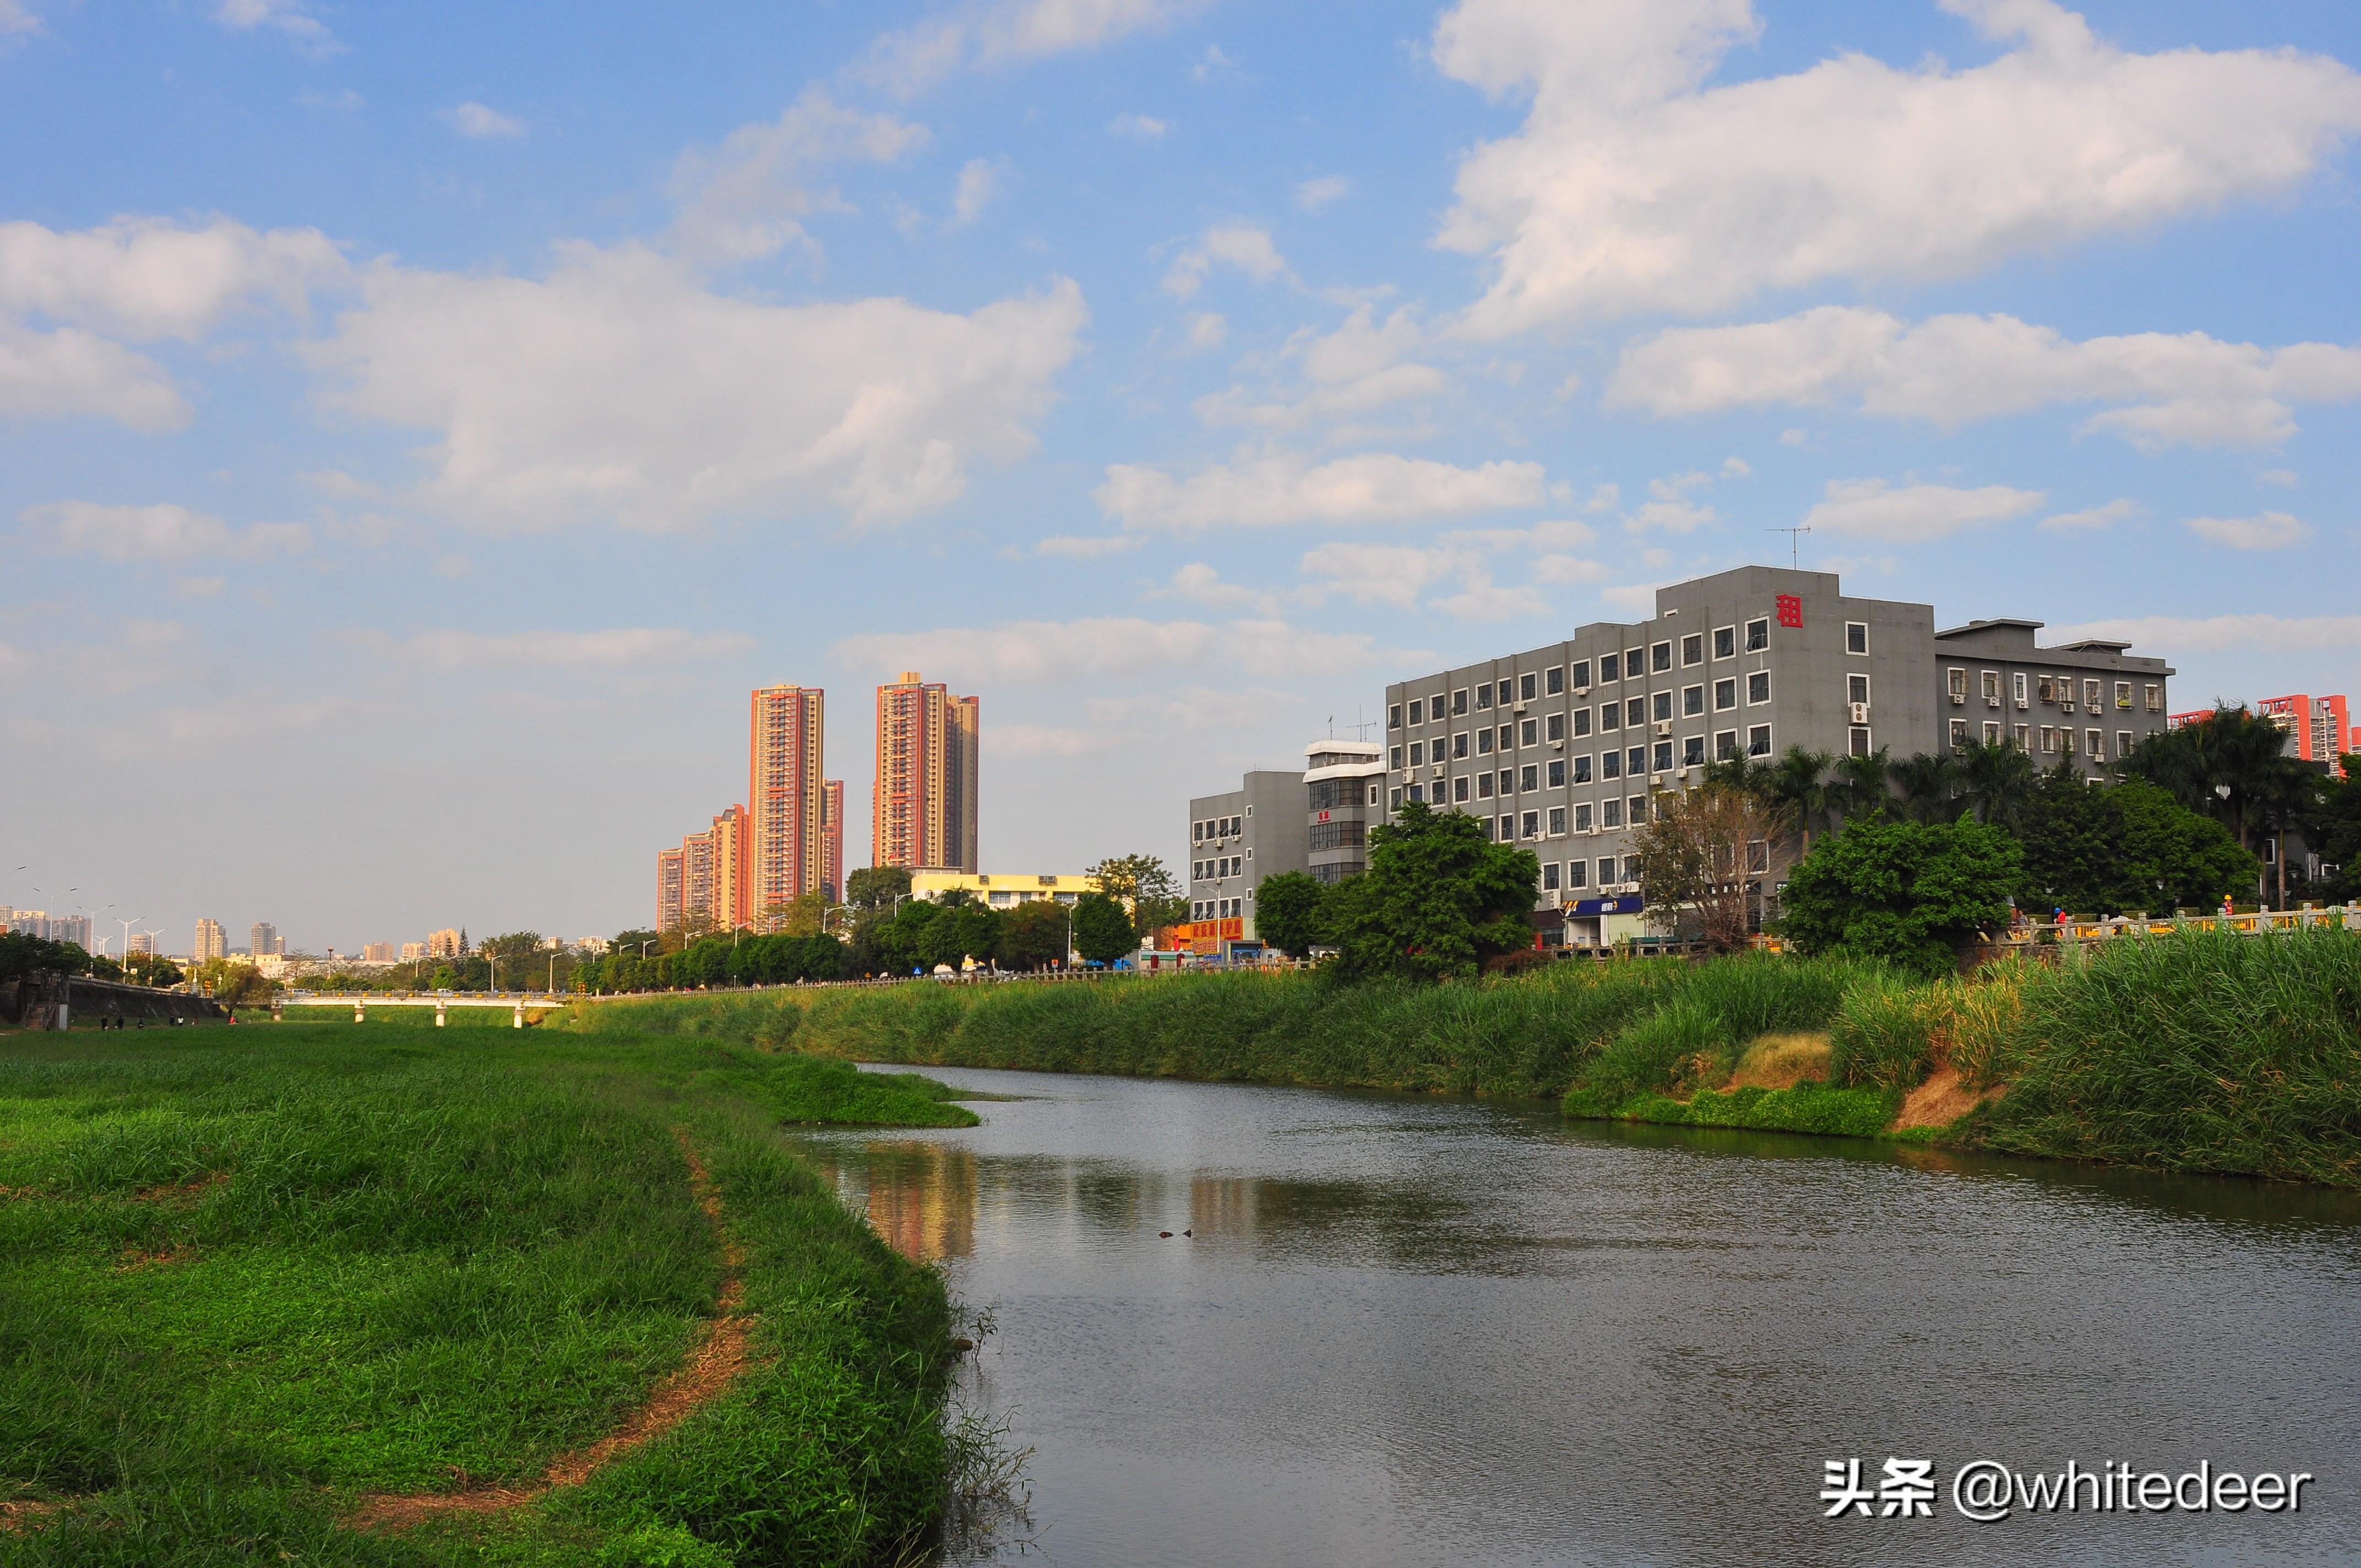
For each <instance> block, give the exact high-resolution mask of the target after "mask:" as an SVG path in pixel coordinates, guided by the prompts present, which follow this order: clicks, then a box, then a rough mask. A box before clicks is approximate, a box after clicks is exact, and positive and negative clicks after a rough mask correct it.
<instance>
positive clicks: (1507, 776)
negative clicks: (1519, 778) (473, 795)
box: [1500, 768, 1516, 795]
mask: <svg viewBox="0 0 2361 1568" xmlns="http://www.w3.org/2000/svg"><path fill="white" fill-rule="evenodd" d="M1515 778H1516V775H1515V774H1514V773H1510V771H1509V770H1508V769H1506V768H1502V769H1501V770H1500V793H1501V794H1502V795H1506V794H1508V793H1509V791H1510V788H1511V787H1513V784H1512V781H1513V780H1514V779H1515Z"/></svg>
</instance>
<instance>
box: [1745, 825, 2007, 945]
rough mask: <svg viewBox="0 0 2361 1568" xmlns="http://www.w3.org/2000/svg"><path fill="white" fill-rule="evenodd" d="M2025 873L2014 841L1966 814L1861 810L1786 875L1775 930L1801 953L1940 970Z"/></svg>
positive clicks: (1999, 920) (1996, 917) (2001, 911)
mask: <svg viewBox="0 0 2361 1568" xmlns="http://www.w3.org/2000/svg"><path fill="white" fill-rule="evenodd" d="M2023 876H2024V857H2023V853H2022V851H2021V850H2019V849H2018V847H2017V843H2016V840H2015V839H2013V838H2011V837H2010V836H2009V835H2008V834H2007V833H2006V832H2004V831H2003V830H2002V829H2000V828H1994V827H1992V826H1991V825H1989V824H1986V823H1980V822H1978V821H1976V820H1975V819H1974V818H1973V817H1969V816H1966V815H1964V814H1963V815H1962V816H1961V817H1960V820H1959V821H1957V822H1950V823H1926V822H1894V821H1889V820H1886V819H1884V818H1883V817H1863V818H1857V819H1855V820H1853V821H1851V822H1849V823H1847V824H1846V825H1845V827H1844V828H1843V829H1842V830H1841V831H1839V832H1837V833H1833V834H1830V835H1829V836H1828V837H1827V838H1825V839H1821V840H1820V841H1819V842H1818V843H1817V844H1815V845H1814V846H1813V847H1812V852H1811V853H1810V854H1808V855H1806V856H1805V857H1804V858H1803V860H1801V861H1798V862H1796V864H1795V869H1794V870H1793V871H1792V872H1789V873H1788V877H1787V890H1786V894H1785V896H1784V909H1785V915H1784V918H1783V919H1782V920H1781V922H1780V925H1779V929H1780V930H1781V931H1782V933H1784V935H1786V936H1787V937H1789V938H1793V939H1794V940H1795V943H1796V945H1797V946H1798V947H1800V948H1803V949H1804V950H1805V951H1806V952H1807V953H1811V952H1847V953H1852V954H1856V955H1858V956H1860V957H1863V958H1878V959H1888V960H1890V961H1892V962H1894V963H1896V964H1900V965H1902V966H1904V967H1905V968H1908V969H1912V970H1918V971H1920V972H1922V973H1927V974H1940V973H1944V972H1947V971H1948V970H1949V969H1950V968H1951V967H1952V965H1953V964H1954V962H1956V955H1957V953H1958V950H1959V949H1960V947H1962V946H1963V945H1965V944H1966V943H1967V942H1968V941H1969V940H1970V939H1971V938H1972V937H1973V936H1974V935H1975V933H1976V931H1977V930H1978V929H1979V928H1980V927H1996V926H1999V925H2001V924H2003V923H2004V922H2005V921H2006V920H2007V919H2008V915H2009V903H2008V900H2009V894H2011V893H2012V892H2013V891H2015V888H2016V887H2017V886H2018V884H2019V883H2020V880H2021V879H2022V878H2023Z"/></svg>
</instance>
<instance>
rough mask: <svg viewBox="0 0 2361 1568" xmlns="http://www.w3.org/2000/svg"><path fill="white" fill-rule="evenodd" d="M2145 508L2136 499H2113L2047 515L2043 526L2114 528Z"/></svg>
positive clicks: (2051, 527) (2081, 528)
mask: <svg viewBox="0 0 2361 1568" xmlns="http://www.w3.org/2000/svg"><path fill="white" fill-rule="evenodd" d="M2143 510H2145V509H2144V508H2142V507H2141V505H2140V504H2139V502H2137V501H2136V500H2131V499H2121V500H2112V501H2109V502H2108V503H2107V504H2106V505H2104V506H2095V507H2090V508H2087V509H2085V510H2081V511H2061V512H2059V514H2058V515H2057V516H2055V517H2045V518H2043V519H2042V520H2041V526H2042V527H2044V528H2049V529H2059V530H2076V531H2096V530H2098V529H2103V528H2113V527H2114V525H2115V524H2117V523H2119V522H2127V521H2130V520H2131V519H2133V518H2136V517H2137V516H2139V515H2140V514H2141V512H2142V511H2143Z"/></svg>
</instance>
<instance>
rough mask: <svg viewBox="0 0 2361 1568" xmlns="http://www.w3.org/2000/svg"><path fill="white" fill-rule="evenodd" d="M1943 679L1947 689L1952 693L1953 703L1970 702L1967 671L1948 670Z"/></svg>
mask: <svg viewBox="0 0 2361 1568" xmlns="http://www.w3.org/2000/svg"><path fill="white" fill-rule="evenodd" d="M1943 678H1944V682H1945V684H1946V686H1947V689H1949V692H1950V695H1951V700H1952V701H1953V702H1965V701H1967V700H1968V672H1967V671H1965V670H1946V671H1944V672H1943Z"/></svg>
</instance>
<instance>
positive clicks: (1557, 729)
mask: <svg viewBox="0 0 2361 1568" xmlns="http://www.w3.org/2000/svg"><path fill="white" fill-rule="evenodd" d="M1542 738H1543V740H1565V714H1563V713H1553V714H1551V715H1550V716H1549V717H1548V718H1545V719H1543V721H1542Z"/></svg>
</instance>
